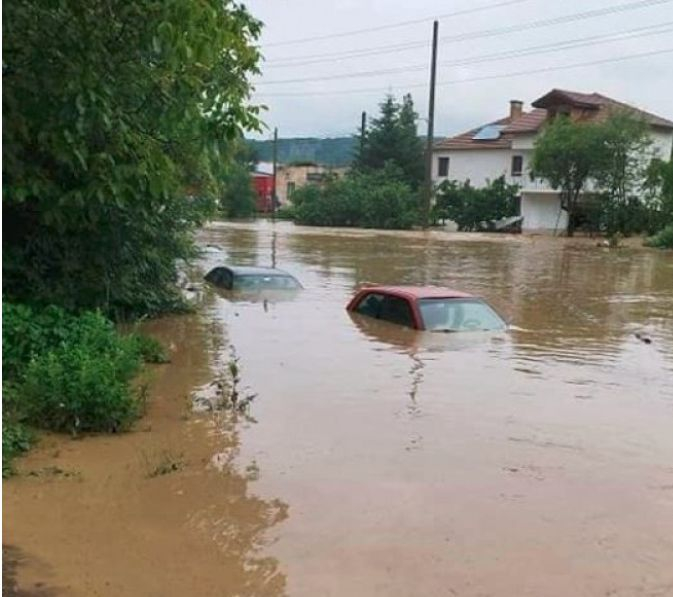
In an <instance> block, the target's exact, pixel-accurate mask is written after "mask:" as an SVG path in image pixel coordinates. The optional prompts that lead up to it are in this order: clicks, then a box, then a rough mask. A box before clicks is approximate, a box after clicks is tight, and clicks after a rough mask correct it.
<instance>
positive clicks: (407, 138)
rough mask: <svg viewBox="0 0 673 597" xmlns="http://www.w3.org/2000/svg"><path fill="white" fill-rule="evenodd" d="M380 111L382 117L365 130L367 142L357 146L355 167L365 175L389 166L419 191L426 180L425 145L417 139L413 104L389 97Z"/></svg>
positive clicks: (408, 98) (365, 140) (408, 97)
mask: <svg viewBox="0 0 673 597" xmlns="http://www.w3.org/2000/svg"><path fill="white" fill-rule="evenodd" d="M379 107H380V114H379V117H378V118H376V119H374V120H373V122H372V124H371V125H370V126H369V127H367V128H366V130H365V136H364V140H363V141H362V143H361V144H359V145H358V152H357V155H356V159H355V163H354V167H355V168H356V169H357V170H360V171H363V172H366V171H371V170H379V169H381V168H383V167H384V166H385V165H386V164H388V163H390V164H392V165H393V166H394V167H395V168H396V170H397V171H398V172H399V176H400V180H402V181H403V182H405V183H406V184H408V185H409V186H410V187H411V188H413V189H416V188H418V186H419V184H420V183H421V182H422V180H423V144H422V142H421V140H420V139H419V137H418V131H417V128H416V121H417V120H418V114H416V112H415V110H414V104H413V100H412V99H411V96H410V95H405V96H404V98H403V99H402V102H401V103H400V102H397V101H395V98H394V97H393V96H392V95H389V96H387V97H386V99H385V100H384V101H383V102H381V104H380V105H379ZM360 145H361V148H360Z"/></svg>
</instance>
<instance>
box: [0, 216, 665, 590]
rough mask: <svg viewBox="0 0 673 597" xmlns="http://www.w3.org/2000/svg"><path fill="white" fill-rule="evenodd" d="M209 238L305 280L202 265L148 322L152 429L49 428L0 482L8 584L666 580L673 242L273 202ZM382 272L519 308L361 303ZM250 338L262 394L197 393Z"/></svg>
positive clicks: (656, 585)
mask: <svg viewBox="0 0 673 597" xmlns="http://www.w3.org/2000/svg"><path fill="white" fill-rule="evenodd" d="M199 242H200V243H201V245H202V246H203V247H204V250H205V253H204V258H203V261H202V262H201V264H200V266H199V268H197V269H196V270H194V271H193V272H192V273H191V275H192V276H193V277H194V279H195V280H198V279H199V278H200V276H201V275H202V273H204V272H205V271H207V269H208V268H209V267H211V266H213V265H215V264H219V263H223V262H227V263H236V264H241V265H264V266H268V265H276V266H277V267H281V268H283V269H286V270H287V271H289V272H291V273H292V274H294V275H295V276H297V277H298V278H299V279H300V280H301V282H302V283H303V285H304V286H305V289H304V290H303V291H301V292H300V293H299V294H298V295H296V296H293V297H287V298H286V299H282V298H278V297H272V298H271V299H268V300H262V299H260V300H251V299H250V298H249V297H232V296H227V295H226V294H225V293H217V292H214V291H212V290H211V289H208V288H204V289H203V292H200V293H198V294H199V298H198V301H197V302H198V305H199V307H198V310H197V312H196V313H195V314H193V315H187V316H179V317H178V316H176V317H170V318H165V319H162V320H159V321H153V322H149V323H148V324H147V325H146V329H147V331H148V332H150V333H153V334H154V335H156V336H157V337H158V338H160V339H161V340H162V341H163V342H165V343H166V344H167V345H168V346H170V349H171V353H172V363H171V364H169V365H163V366H157V367H155V368H153V369H152V370H151V371H150V375H151V380H150V383H151V388H152V391H151V399H150V403H149V406H148V412H147V415H146V417H145V418H143V419H142V420H141V421H139V423H138V424H137V425H136V428H135V430H134V431H133V432H131V433H128V434H125V435H121V436H101V437H87V438H84V439H81V440H77V441H72V440H70V439H68V438H63V437H58V436H46V437H44V438H43V439H42V441H41V443H40V445H39V447H38V448H37V449H36V450H34V451H33V452H32V453H31V454H29V455H28V456H27V457H26V458H23V459H21V462H20V464H19V469H20V474H19V475H18V476H17V477H15V478H13V479H11V480H9V481H6V482H4V483H3V489H4V491H3V505H4V514H3V516H4V520H3V522H4V525H5V529H4V535H3V544H4V545H5V550H4V557H5V573H4V576H5V579H4V584H5V589H6V590H9V591H10V592H9V594H16V595H40V596H46V595H103V596H108V595H109V596H113V595H157V596H163V595H223V596H234V595H237V596H238V595H241V596H243V595H245V596H253V595H255V596H258V595H262V596H280V595H291V596H299V597H309V596H310V597H313V596H318V595H330V596H331V595H334V596H341V595H349V596H350V595H353V596H359V595H362V596H369V595H376V596H378V595H381V596H400V597H402V596H404V597H407V596H415V595H433V596H434V595H448V596H465V597H485V596H493V597H495V596H505V597H520V596H531V597H540V596H544V597H547V596H552V597H556V596H559V597H568V596H587V597H588V596H592V597H593V596H612V597H630V596H665V595H673V254H671V253H670V252H657V251H653V250H646V249H642V248H638V247H637V246H633V247H631V248H622V249H616V250H610V249H604V248H598V247H596V243H595V241H591V240H589V239H579V240H567V239H560V238H545V237H523V236H514V237H511V236H484V235H477V234H474V235H462V234H448V233H442V232H432V233H428V234H424V233H421V232H399V233H376V232H365V231H343V230H331V229H309V228H299V227H293V226H292V225H291V224H288V223H280V222H279V223H277V224H275V225H272V224H270V223H268V222H260V223H255V224H229V223H227V224H225V223H215V224H213V225H211V226H209V227H208V228H207V229H206V230H204V231H202V232H201V234H200V236H199ZM366 282H376V283H395V284H414V285H419V284H420V285H423V284H434V285H442V286H451V287H454V288H457V289H461V290H466V291H469V292H473V293H475V294H479V295H481V296H483V297H484V298H486V299H487V300H488V301H489V302H490V303H491V304H492V305H493V306H494V307H495V308H496V309H497V310H498V311H499V312H500V313H501V314H502V315H503V316H504V317H506V318H507V319H508V320H509V321H510V322H511V323H512V325H513V329H512V330H511V331H509V332H507V333H503V334H494V335H493V334H489V335H484V334H481V333H478V334H448V335H447V334H429V333H419V332H414V331H411V330H406V329H403V328H398V327H395V326H393V325H390V324H386V323H382V322H376V321H373V320H367V319H365V318H361V317H358V316H351V315H349V314H348V313H347V312H346V311H345V308H344V307H345V305H346V303H347V301H348V299H349V298H350V297H351V296H352V294H353V292H354V290H355V289H356V288H357V287H358V286H359V285H361V284H363V283H366ZM636 334H639V335H640V336H641V337H644V338H647V339H648V340H650V342H649V343H646V342H643V341H642V340H641V339H639V338H638V337H636ZM232 347H233V348H232ZM232 350H233V351H235V355H236V356H237V358H238V359H239V361H238V362H239V366H240V370H241V384H242V389H243V392H244V393H248V394H252V393H254V394H256V395H257V397H256V398H255V400H254V402H253V403H252V406H251V408H250V411H249V413H248V416H243V415H238V416H234V415H232V414H231V413H228V412H224V413H214V414H209V413H201V414H199V413H195V412H193V409H192V398H191V396H193V393H194V392H195V391H198V390H199V388H201V389H203V388H204V387H207V386H208V384H209V383H210V382H212V380H213V379H214V378H215V377H217V375H218V374H219V372H221V371H223V370H224V369H225V368H226V364H227V362H228V360H230V359H231V358H232V354H233V353H232ZM166 463H173V464H175V468H176V469H177V470H175V471H170V472H169V473H168V474H156V471H157V470H158V469H159V468H161V465H163V464H166Z"/></svg>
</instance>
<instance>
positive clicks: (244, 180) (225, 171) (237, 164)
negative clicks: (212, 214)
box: [218, 140, 257, 218]
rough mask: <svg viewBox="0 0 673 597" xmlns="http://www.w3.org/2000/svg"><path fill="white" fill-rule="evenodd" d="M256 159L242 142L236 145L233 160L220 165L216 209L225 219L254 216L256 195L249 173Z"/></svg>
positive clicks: (252, 152) (250, 148) (253, 152)
mask: <svg viewBox="0 0 673 597" xmlns="http://www.w3.org/2000/svg"><path fill="white" fill-rule="evenodd" d="M256 160H257V157H256V153H255V151H254V149H253V148H252V147H251V146H249V145H247V144H246V143H244V142H243V141H242V140H241V141H239V142H238V143H237V144H236V147H235V150H234V152H233V159H231V160H226V161H225V162H223V163H222V170H221V174H220V176H219V178H218V182H219V192H218V195H219V201H218V208H219V211H220V213H221V214H222V215H223V216H225V217H227V218H249V217H250V216H253V215H254V214H255V210H256V198H257V194H256V193H255V189H254V187H253V183H252V179H251V177H250V173H251V172H252V171H253V170H254V168H255V163H256Z"/></svg>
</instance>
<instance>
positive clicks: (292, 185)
mask: <svg viewBox="0 0 673 597" xmlns="http://www.w3.org/2000/svg"><path fill="white" fill-rule="evenodd" d="M294 188H295V183H293V182H288V183H287V198H288V199H289V198H290V197H292V195H294Z"/></svg>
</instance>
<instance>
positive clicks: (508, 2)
mask: <svg viewBox="0 0 673 597" xmlns="http://www.w3.org/2000/svg"><path fill="white" fill-rule="evenodd" d="M523 2H530V0H505V1H504V2H495V3H494V4H488V5H486V6H476V7H473V8H466V9H463V10H456V11H454V12H447V13H444V14H441V15H437V16H435V17H424V18H422V19H412V20H409V21H399V22H397V23H391V24H389V25H379V26H378V27H367V28H365V29H352V30H350V31H342V32H340V33H329V34H327V35H314V36H313V37H302V38H299V39H289V40H286V41H278V42H272V43H270V44H264V46H265V47H267V48H271V47H279V46H289V45H294V44H303V43H308V42H312V41H322V40H323V39H334V38H337V37H350V36H352V35H360V34H362V33H373V32H375V31H385V30H387V29H397V28H399V27H406V26H408V25H418V24H419V23H427V22H428V21H432V20H433V19H448V18H450V17H458V16H463V15H469V14H473V13H475V12H482V11H485V10H493V9H495V8H501V7H503V6H511V5H512V4H522V3H523Z"/></svg>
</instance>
